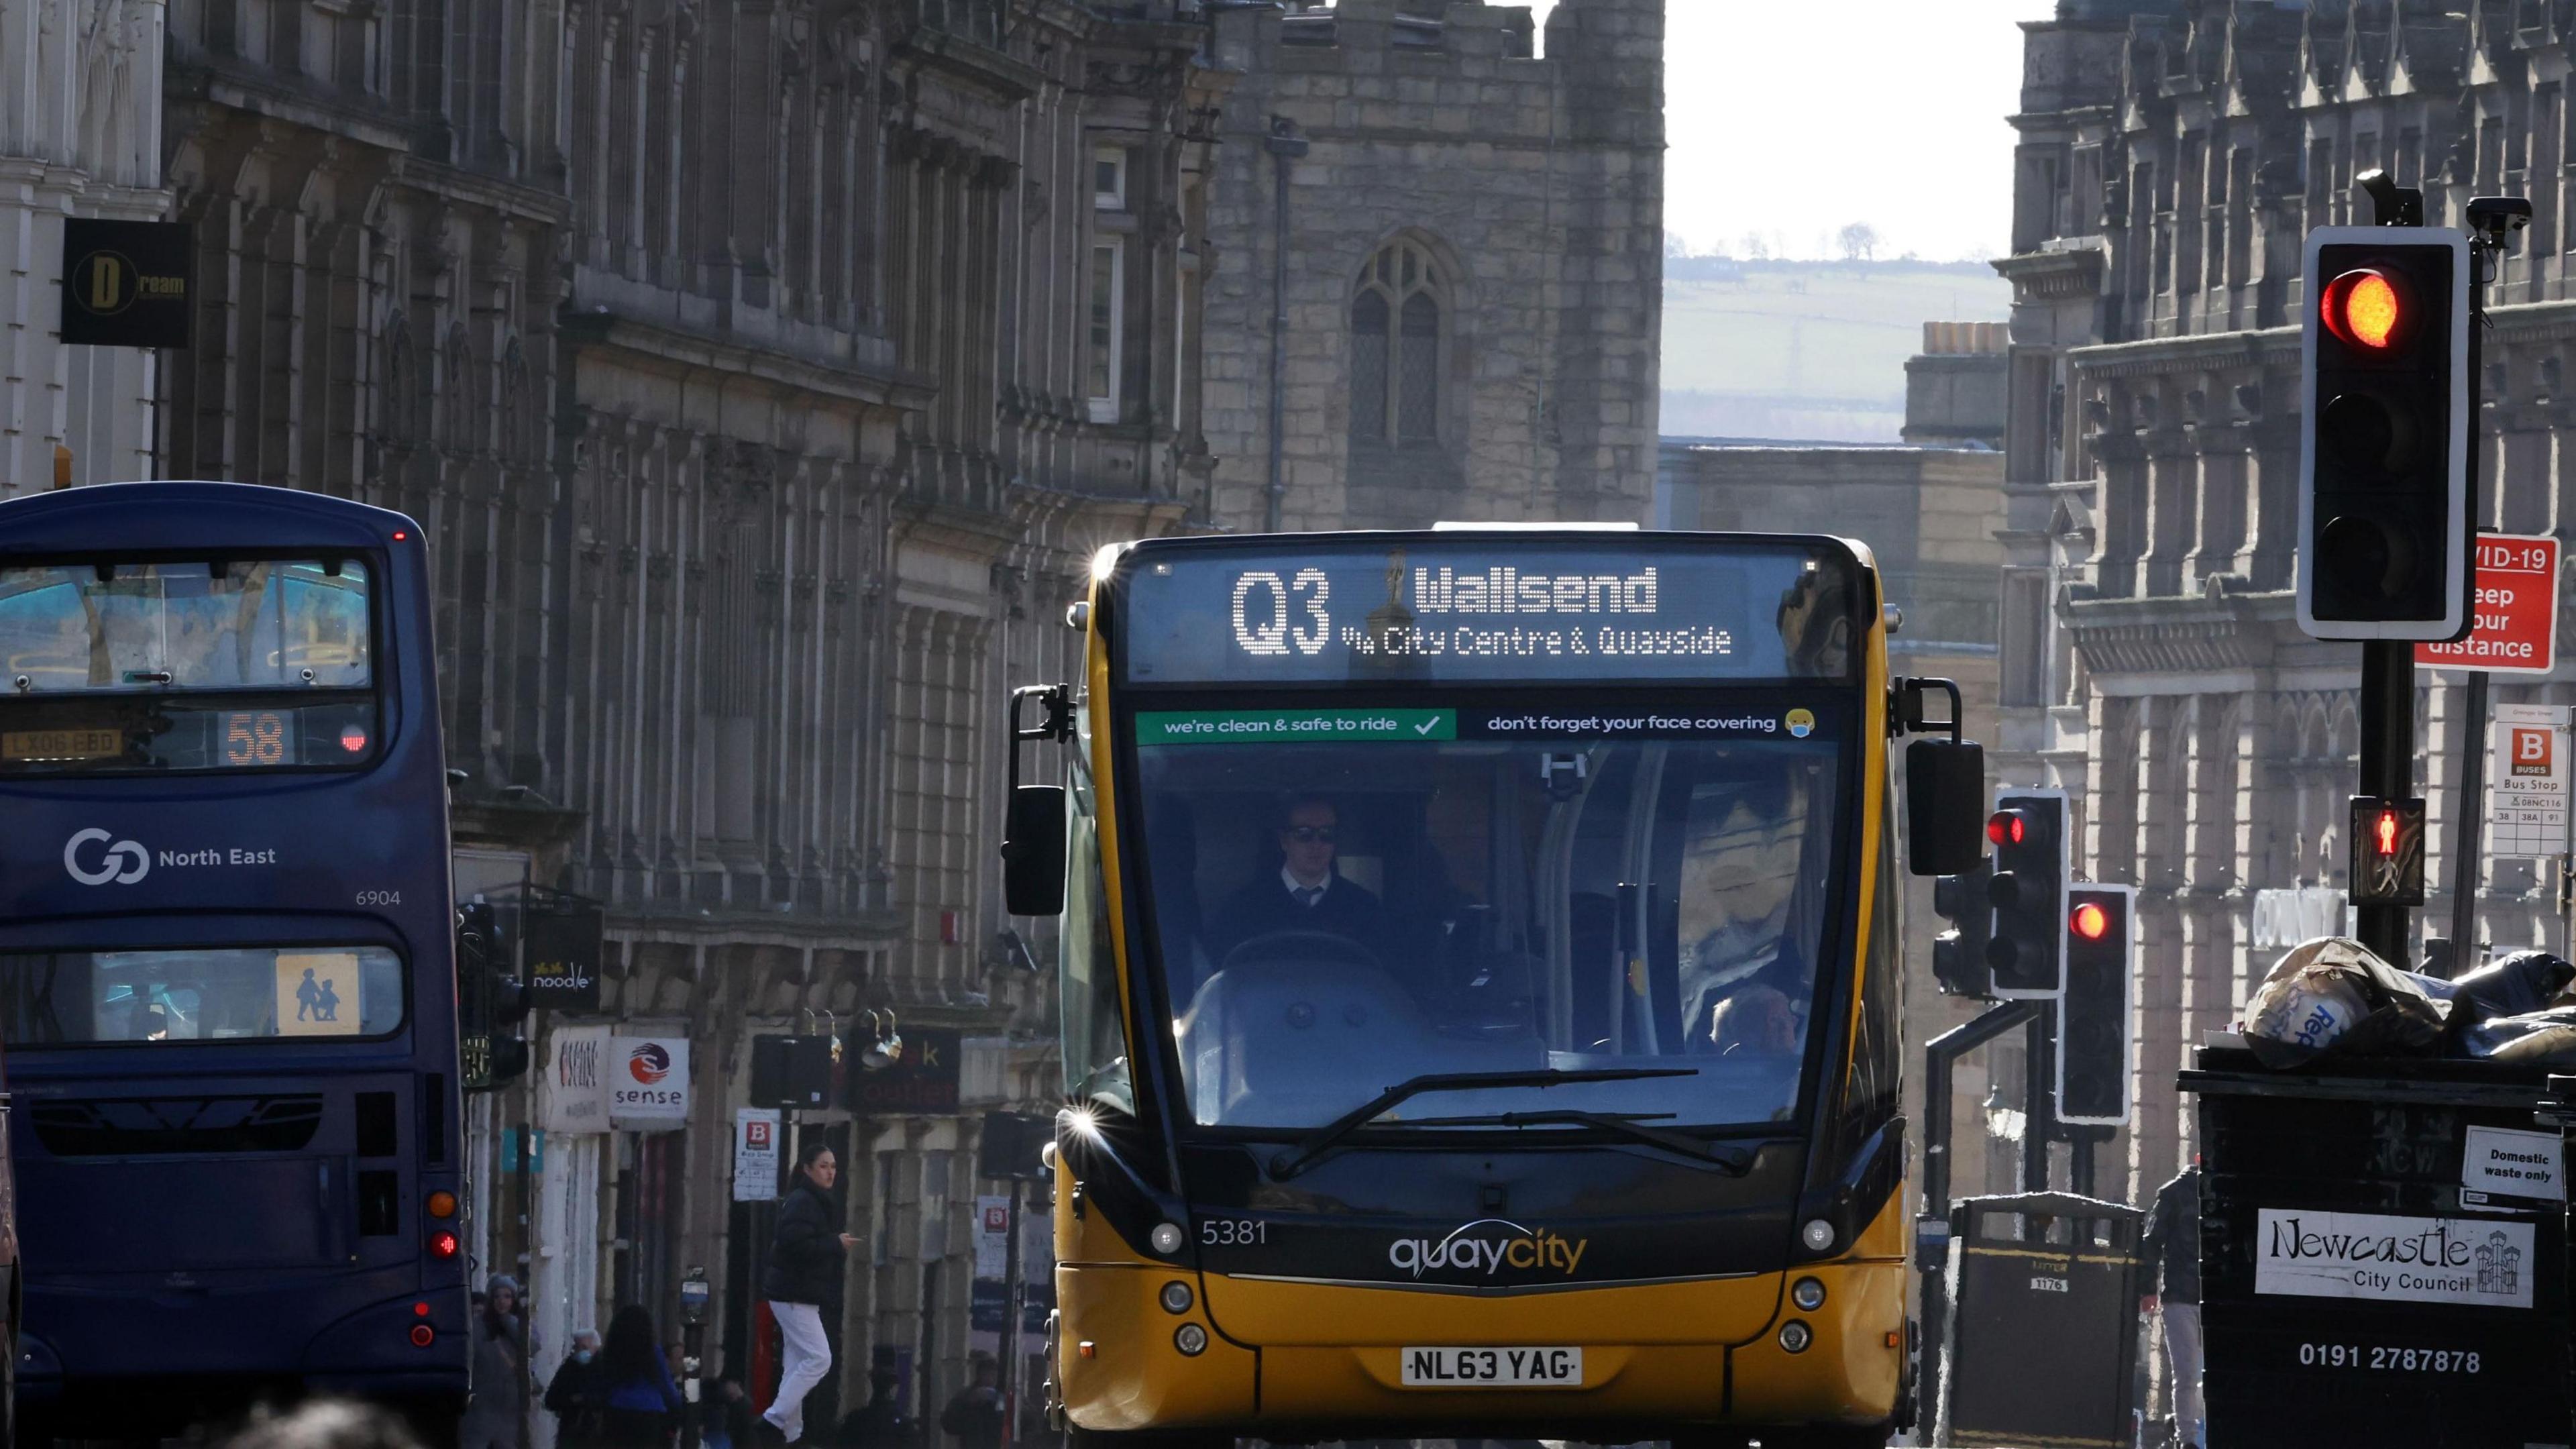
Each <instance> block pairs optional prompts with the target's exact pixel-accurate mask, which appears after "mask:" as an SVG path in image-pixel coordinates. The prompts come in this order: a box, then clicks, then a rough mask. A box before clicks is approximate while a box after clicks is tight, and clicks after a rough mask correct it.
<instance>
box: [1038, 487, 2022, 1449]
mask: <svg viewBox="0 0 2576 1449" xmlns="http://www.w3.org/2000/svg"><path fill="white" fill-rule="evenodd" d="M1093 574H1094V577H1093V583H1092V592H1091V595H1090V597H1089V599H1088V600H1087V601H1085V602H1083V603H1078V604H1076V605H1074V606H1073V608H1072V609H1071V610H1070V611H1069V614H1068V622H1070V623H1071V624H1073V625H1074V626H1075V627H1077V628H1080V629H1082V630H1083V631H1085V633H1086V635H1087V639H1086V648H1085V651H1084V671H1085V677H1084V678H1083V680H1082V681H1081V682H1080V683H1079V684H1078V685H1075V684H1061V685H1054V686H1042V687H1035V688H1030V689H1024V690H1021V691H1018V693H1017V695H1016V696H1015V698H1014V700H1013V705H1012V722H1011V723H1012V733H1013V736H1014V741H1013V745H1012V777H1013V778H1012V785H1013V789H1012V794H1011V809H1010V817H1011V818H1010V822H1009V826H1008V830H1007V839H1006V843H1005V845H1004V848H1003V854H1004V857H1005V860H1006V870H1005V881H1006V887H1007V890H1008V893H1009V894H1010V895H1011V897H1012V900H1011V908H1012V909H1013V910H1014V911H1015V912H1020V913H1024V914H1050V913H1053V912H1054V911H1055V910H1057V909H1061V911H1062V913H1063V930H1062V935H1061V940H1062V945H1061V953H1060V962H1059V970H1060V974H1061V985H1062V1010H1063V1050H1064V1076H1065V1090H1066V1096H1067V1103H1068V1105H1067V1106H1066V1108H1065V1110H1064V1111H1063V1112H1062V1113H1061V1114H1060V1116H1059V1119H1058V1131H1057V1135H1056V1140H1055V1143H1054V1145H1053V1147H1052V1149H1051V1151H1050V1162H1051V1165H1052V1171H1053V1174H1054V1186H1055V1203H1054V1231H1055V1253H1056V1259H1057V1263H1058V1267H1057V1269H1056V1292H1057V1302H1058V1309H1057V1312H1056V1316H1055V1318H1054V1319H1053V1322H1052V1326H1051V1330H1050V1334H1049V1343H1048V1345H1047V1349H1048V1363H1049V1373H1048V1385H1047V1389H1046V1396H1047V1398H1046V1402H1047V1407H1048V1410H1049V1412H1050V1414H1051V1415H1052V1416H1054V1419H1055V1421H1056V1422H1057V1423H1059V1424H1062V1425H1063V1426H1065V1427H1066V1428H1067V1429H1068V1430H1069V1431H1070V1433H1071V1435H1072V1437H1073V1439H1074V1441H1075V1442H1076V1443H1077V1444H1079V1445H1083V1446H1087V1449H1107V1446H1112V1445H1124V1444H1126V1443H1128V1442H1130V1441H1134V1442H1136V1443H1140V1444H1141V1443H1145V1442H1149V1441H1150V1442H1152V1443H1154V1444H1156V1445H1158V1446H1160V1445H1190V1446H1196V1445H1202V1444H1222V1443H1223V1442H1225V1441H1226V1440H1228V1439H1230V1438H1233V1437H1236V1436H1245V1437H1258V1438H1262V1439H1267V1440H1273V1441H1283V1440H1284V1441H1292V1442H1294V1441H1313V1440H1332V1439H1347V1438H1358V1437H1415V1436H1420V1435H1428V1434H1437V1435H1441V1436H1444V1437H1446V1436H1455V1435H1478V1434H1482V1435H1490V1436H1497V1437H1512V1438H1535V1437H1542V1436H1544V1437H1568V1438H1581V1439H1586V1440H1592V1441H1596V1442H1603V1441H1607V1442H1618V1441H1623V1440H1635V1439H1643V1438H1671V1439H1675V1440H1677V1441H1680V1442H1682V1443H1685V1444H1703V1445H1716V1444H1725V1443H1728V1442H1734V1443H1738V1444H1740V1443H1743V1442H1745V1440H1746V1439H1747V1438H1748V1437H1754V1436H1758V1437H1759V1439H1760V1442H1761V1443H1762V1444H1763V1445H1764V1446H1765V1449H1776V1446H1781V1445H1789V1444H1797V1445H1817V1446H1827V1445H1830V1446H1844V1445H1858V1444H1873V1445H1874V1444H1880V1443H1883V1442H1885V1440H1886V1438H1887V1436H1888V1434H1889V1433H1890V1431H1891V1430H1892V1429H1893V1428H1895V1427H1898V1426H1899V1425H1900V1424H1901V1423H1903V1422H1907V1421H1908V1420H1909V1419H1910V1412H1911V1389H1910V1385H1911V1381H1912V1370H1911V1366H1910V1362H1909V1358H1910V1350H1911V1335H1910V1331H1909V1326H1908V1322H1907V1310H1906V1301H1907V1283H1908V1278H1907V1266H1906V1260H1907V1248H1908V1243H1909V1237H1910V1232H1909V1228H1908V1224H1907V1219H1906V1214H1905V1211H1904V1204H1903V1186H1904V1177H1905V1166H1904V1164H1905V1149H1904V1128H1903V1122H1902V1120H1901V1119H1900V1117H1899V1115H1898V1071H1899V1055H1900V1047H1901V1043H1902V1040H1903V1032H1902V1027H1901V1020H1900V1010H1901V1004H1902V997H1903V982H1902V975H1903V971H1902V967H1901V964H1900V961H1899V958H1898V950H1899V943H1898V941H1897V939H1896V908H1895V901H1896V897H1897V883H1896V881H1895V879H1894V875H1893V872H1894V869H1895V860H1896V854H1897V850H1896V843H1895V839H1894V826H1893V821H1894V789H1893V779H1892V771H1891V768H1890V752H1889V741H1890V739H1891V737H1892V736H1894V735H1897V734H1900V733H1903V732H1905V730H1906V729H1907V728H1909V727H1911V728H1916V729H1921V728H1923V727H1924V723H1923V716H1924V714H1925V712H1926V711H1925V708H1924V700H1925V698H1926V696H1927V695H1929V694H1931V693H1933V692H1937V691H1942V690H1946V691H1947V692H1948V694H1949V696H1950V702H1951V711H1950V713H1951V722H1950V723H1949V724H1948V725H1947V726H1945V727H1946V728H1947V730H1948V733H1949V739H1948V740H1947V741H1934V740H1929V739H1926V740H1920V741H1917V742H1916V743H1915V745H1914V746H1913V747H1912V749H1911V752H1910V753H1909V756H1908V764H1907V769H1908V773H1909V777H1910V791H1911V796H1912V799H1913V805H1914V807H1915V808H1914V809H1913V812H1912V825H1913V831H1914V833H1913V843H1912V853H1913V856H1914V859H1913V860H1912V862H1911V864H1912V865H1913V866H1914V868H1916V869H1917V870H1921V871H1924V872H1926V873H1931V872H1932V871H1935V870H1939V871H1951V870H1957V869H1960V868H1962V867H1963V866H1964V865H1965V864H1966V863H1967V861H1969V860H1973V858H1974V856H1975V854H1976V851H1977V846H1978V840H1977V836H1976V831H1977V828H1978V825H1979V823H1980V822H1981V821H1982V818H1983V816H1982V811H1981V810H1980V809H1979V808H1978V805H1977V801H1976V799H1975V796H1976V793H1977V790H1978V788H1979V783H1978V778H1979V776H1980V774H1981V769H1980V766H1979V763H1978V760H1977V750H1976V747H1975V746H1974V745H1972V744H1961V743H1959V742H1958V740H1957V730H1956V724H1955V720H1956V705H1957V694H1956V690H1955V688H1951V687H1949V686H1948V685H1947V684H1946V682H1945V681H1910V680H1906V681H1892V680H1891V679H1890V678H1889V675H1888V670H1887V652H1886V629H1887V626H1888V621H1889V619H1890V618H1891V617H1892V615H1890V614H1889V613H1888V611H1885V610H1884V608H1883V605H1882V601H1881V599H1880V597H1879V587H1878V579H1877V573H1876V570H1875V568H1874V567H1873V565H1872V563H1871V561H1870V558H1869V555H1868V554H1867V552H1866V551H1865V550H1864V549H1862V548H1861V547H1860V546H1858V545H1855V544H1852V543H1849V542H1846V541H1842V540H1837V539H1831V538H1822V537H1791V536H1751V535H1716V534H1679V533H1645V532H1638V531H1634V530H1630V531H1624V532H1622V531H1614V530H1548V531H1518V530H1501V529H1491V528H1487V529H1443V530H1439V531H1434V532H1427V533H1410V534H1391V533H1390V534H1332V535H1311V536H1276V537H1252V538H1230V539H1206V538H1202V539H1166V540H1154V541H1149V542H1141V543H1136V544H1132V545H1121V546H1115V547H1112V548H1108V549H1104V550H1102V552H1101V553H1100V555H1099V556H1098V558H1097V559H1096V560H1095V563H1094V569H1093ZM1032 707H1034V713H1033V714H1032V713H1031V708H1032ZM1048 740H1061V741H1064V742H1067V743H1068V744H1069V745H1071V746H1072V747H1071V748H1069V749H1066V750H1064V751H1063V754H1064V756H1065V757H1066V758H1065V759H1064V761H1063V768H1064V771H1065V777H1066V778H1067V780H1068V781H1069V783H1068V784H1065V785H1054V784H1044V783H1042V784H1034V785H1030V786H1026V787H1023V786H1021V785H1020V783H1019V780H1018V772H1019V757H1020V755H1021V754H1022V753H1023V745H1024V744H1025V743H1026V742H1029V741H1048ZM1040 748H1041V752H1042V751H1043V746H1041V747H1040ZM1940 802H1946V807H1945V808H1944V809H1939V810H1936V809H1929V808H1926V807H1927V805H1929V804H1934V803H1940ZM1963 852H1964V856H1963Z"/></svg>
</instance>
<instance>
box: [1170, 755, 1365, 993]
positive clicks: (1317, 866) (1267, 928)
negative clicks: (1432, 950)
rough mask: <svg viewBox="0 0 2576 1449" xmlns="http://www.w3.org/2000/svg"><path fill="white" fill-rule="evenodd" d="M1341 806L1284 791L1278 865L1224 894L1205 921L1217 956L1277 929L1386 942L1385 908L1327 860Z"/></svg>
mask: <svg viewBox="0 0 2576 1449" xmlns="http://www.w3.org/2000/svg"><path fill="white" fill-rule="evenodd" d="M1340 822H1341V812H1340V811H1339V810H1338V809H1336V808H1335V807H1334V805H1333V802H1332V801H1330V800H1328V799H1326V798H1324V797H1323V796H1321V795H1292V796H1290V797H1289V798H1288V799H1287V801H1286V802H1285V804H1284V806H1283V807H1282V809H1281V811H1280V814H1279V819H1278V825H1277V832H1278V833H1277V839H1278V842H1279V857H1280V863H1279V870H1278V873H1277V874H1275V875H1273V874H1268V873H1265V874H1263V875H1261V876H1259V877H1257V878H1255V879H1254V880H1252V881H1250V882H1249V883H1247V884H1246V885H1245V886H1244V887H1243V888H1242V889H1240V890H1238V891H1236V892H1235V893H1234V894H1232V895H1230V896H1227V897H1226V898H1225V900H1224V901H1223V902H1221V903H1220V904H1219V905H1218V907H1217V910H1216V914H1215V918H1214V919H1212V920H1211V921H1210V922H1209V923H1208V934H1209V936H1210V937H1212V938H1213V939H1214V940H1215V941H1216V942H1217V943H1218V950H1217V953H1216V954H1217V959H1218V961H1219V962H1220V963H1221V962H1223V961H1224V959H1225V957H1226V955H1227V953H1229V952H1231V951H1233V950H1234V949H1235V948H1237V947H1239V946H1241V945H1243V944H1244V943H1246V942H1248V941H1256V940H1259V939H1260V938H1261V937H1263V936H1270V935H1276V934H1278V933H1280V932H1282V931H1320V932H1323V933H1324V934H1326V935H1332V936H1340V937H1342V938H1344V939H1345V940H1349V941H1353V942H1356V943H1358V944H1359V945H1360V946H1362V947H1365V948H1366V949H1367V950H1368V951H1369V953H1370V954H1371V955H1383V953H1384V952H1385V949H1386V908H1385V907H1384V906H1382V905H1380V904H1379V903H1378V898H1377V897H1376V896H1374V895H1371V894H1370V893H1369V892H1368V889H1367V888H1366V887H1364V886H1361V885H1359V884H1357V883H1356V882H1353V881H1350V880H1347V879H1345V878H1343V876H1342V874H1341V873H1340V872H1339V871H1337V870H1335V869H1334V867H1333V859H1334V856H1335V854H1336V851H1337V849H1338V847H1337V846H1336V844H1335V841H1334V835H1335V832H1336V830H1337V829H1338V828H1339V826H1340Z"/></svg>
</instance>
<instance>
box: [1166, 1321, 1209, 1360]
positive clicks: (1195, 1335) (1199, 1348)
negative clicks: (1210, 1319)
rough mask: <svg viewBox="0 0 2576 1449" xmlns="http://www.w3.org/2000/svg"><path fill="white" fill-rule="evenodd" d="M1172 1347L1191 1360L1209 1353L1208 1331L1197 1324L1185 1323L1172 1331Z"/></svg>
mask: <svg viewBox="0 0 2576 1449" xmlns="http://www.w3.org/2000/svg"><path fill="white" fill-rule="evenodd" d="M1172 1347H1174V1348H1177V1349H1179V1350H1180V1351H1181V1352H1182V1354H1183V1355H1185V1356H1187V1357H1189V1358H1197V1357H1198V1356H1199V1355H1200V1354H1203V1353H1205V1352H1207V1330H1206V1329H1204V1328H1201V1327H1199V1326H1198V1325H1197V1324H1195V1323H1184V1324H1182V1325H1181V1326H1180V1327H1179V1328H1177V1329H1174V1330H1173V1331H1172Z"/></svg>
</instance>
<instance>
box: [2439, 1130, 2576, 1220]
mask: <svg viewBox="0 0 2576 1449" xmlns="http://www.w3.org/2000/svg"><path fill="white" fill-rule="evenodd" d="M2564 1159H2565V1154H2564V1153H2563V1152H2562V1151H2561V1150H2560V1145H2559V1140H2558V1134H2557V1133H2555V1132H2517V1131H2515V1130H2514V1129H2512V1128H2510V1127H2471V1128H2470V1129H2469V1132H2468V1145H2467V1146H2466V1147H2464V1148H2463V1149H2461V1152H2460V1186H2462V1187H2464V1188H2467V1189H2469V1190H2471V1191H2474V1192H2488V1193H2494V1194H2496V1195H2497V1196H2499V1197H2528V1198H2540V1199H2544V1200H2546V1201H2549V1202H2565V1201H2566V1200H2567V1171H2566V1163H2565V1160H2564Z"/></svg>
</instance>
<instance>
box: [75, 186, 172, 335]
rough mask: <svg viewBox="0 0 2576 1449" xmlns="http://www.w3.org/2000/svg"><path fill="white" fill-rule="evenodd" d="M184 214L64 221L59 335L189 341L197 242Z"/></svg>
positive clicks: (84, 218)
mask: <svg viewBox="0 0 2576 1449" xmlns="http://www.w3.org/2000/svg"><path fill="white" fill-rule="evenodd" d="M191 237H192V228H191V227H190V226H189V224H188V223H186V222H184V221H99V220H96V219H93V218H89V217H71V218H68V219H66V220H65V221H64V222H63V290H62V303H63V314H62V334H63V341H64V342H66V343H77V344H85V345H89V346H96V347H185V346H187V345H188V312H189V307H188V294H189V290H190V289H189V285H188V283H189V273H190V270H191V263H192V261H193V257H194V253H195V251H196V248H195V246H194V244H193V242H192V240H191Z"/></svg>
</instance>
